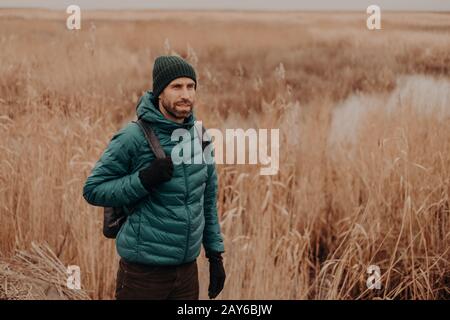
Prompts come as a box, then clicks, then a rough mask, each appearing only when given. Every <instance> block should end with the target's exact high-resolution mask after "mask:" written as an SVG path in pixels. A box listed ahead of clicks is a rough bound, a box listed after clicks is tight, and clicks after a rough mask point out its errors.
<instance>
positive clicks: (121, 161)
mask: <svg viewBox="0 0 450 320" xmlns="http://www.w3.org/2000/svg"><path fill="white" fill-rule="evenodd" d="M133 126H134V124H129V125H128V126H126V127H124V128H123V129H122V130H120V131H119V132H118V133H116V134H115V135H114V136H113V138H112V139H111V141H110V143H109V145H108V146H107V148H106V150H105V151H104V152H103V154H102V156H101V157H100V159H99V160H98V161H97V163H96V164H95V166H94V168H93V169H92V172H91V174H90V176H89V177H88V178H87V180H86V182H85V185H84V188H83V197H84V199H86V201H87V202H88V203H90V204H91V205H94V206H102V207H122V206H131V205H132V204H134V203H136V202H138V201H139V200H140V199H142V198H143V197H145V196H146V195H148V191H147V190H146V189H145V188H144V186H143V185H142V184H141V181H140V179H139V176H138V174H139V172H138V171H136V172H134V173H130V172H129V168H130V166H131V161H132V157H133V156H134V155H135V153H136V150H137V143H136V142H135V141H136V134H137V132H138V131H136V130H133ZM134 129H135V128H134ZM137 129H139V128H137Z"/></svg>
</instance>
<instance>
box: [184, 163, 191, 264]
mask: <svg viewBox="0 0 450 320" xmlns="http://www.w3.org/2000/svg"><path fill="white" fill-rule="evenodd" d="M182 166H183V171H184V183H185V185H186V194H185V195H184V206H185V207H186V213H187V215H188V228H187V236H186V248H185V250H184V258H183V262H184V261H185V260H186V257H187V252H188V248H189V235H190V234H191V211H190V209H189V207H188V205H187V199H188V194H189V186H188V181H187V176H186V165H185V164H184V163H182Z"/></svg>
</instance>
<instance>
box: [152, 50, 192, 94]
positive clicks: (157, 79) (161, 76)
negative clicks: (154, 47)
mask: <svg viewBox="0 0 450 320" xmlns="http://www.w3.org/2000/svg"><path fill="white" fill-rule="evenodd" d="M181 77H186V78H191V79H192V80H194V81H195V88H197V77H196V74H195V70H194V68H193V67H192V66H191V65H190V64H189V63H188V62H186V61H185V60H184V59H182V58H180V57H178V56H160V57H158V58H156V60H155V64H154V66H153V94H154V96H155V97H156V98H157V97H158V96H159V95H160V94H161V92H162V91H163V90H164V88H165V87H167V86H168V85H169V83H171V82H172V81H173V80H175V79H177V78H181Z"/></svg>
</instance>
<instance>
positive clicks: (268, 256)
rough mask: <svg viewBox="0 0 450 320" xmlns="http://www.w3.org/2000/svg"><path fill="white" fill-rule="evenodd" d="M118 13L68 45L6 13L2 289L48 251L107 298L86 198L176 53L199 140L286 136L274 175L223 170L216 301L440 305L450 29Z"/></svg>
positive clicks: (435, 19) (393, 20) (2, 24)
mask: <svg viewBox="0 0 450 320" xmlns="http://www.w3.org/2000/svg"><path fill="white" fill-rule="evenodd" d="M96 15H97V16H96ZM114 15H115V14H113V13H101V12H100V13H96V14H94V13H92V14H91V13H88V14H87V15H86V16H85V17H87V19H86V20H83V24H82V28H83V29H82V30H81V31H79V32H69V31H67V30H65V22H64V20H63V19H64V16H61V15H59V14H56V13H51V12H45V11H44V12H41V11H35V12H34V15H33V12H31V13H30V11H10V10H2V11H0V30H1V31H0V43H1V47H2V50H1V51H0V61H1V64H0V149H1V152H0V181H1V185H0V190H1V192H0V239H1V241H0V258H1V260H2V263H3V264H2V265H1V266H5V267H2V268H0V278H1V276H2V275H3V278H6V276H5V275H9V276H10V277H12V276H13V275H12V273H7V272H6V271H5V270H10V269H8V268H10V267H6V266H15V265H17V261H18V260H17V258H14V255H15V253H16V252H17V251H20V252H22V253H21V254H20V253H19V257H20V256H23V255H24V253H23V252H27V250H31V252H34V251H33V250H35V251H36V248H37V247H36V245H32V243H33V242H34V243H41V244H42V245H44V244H45V243H47V244H48V250H51V251H52V252H53V253H52V254H54V256H55V257H56V258H55V259H58V260H60V261H61V263H63V265H69V264H76V265H79V266H80V267H81V277H82V286H83V290H84V291H83V292H85V293H87V294H88V295H89V296H90V297H91V298H95V299H97V298H102V299H107V298H112V297H113V292H114V286H115V276H116V269H117V260H118V258H117V254H116V252H115V248H114V243H113V242H112V241H111V240H106V239H104V238H103V237H102V234H101V223H102V216H101V212H102V211H101V209H100V208H96V207H92V206H89V205H88V204H87V203H86V202H85V201H84V199H83V197H82V186H83V183H84V181H85V179H86V177H87V175H88V174H89V173H90V170H91V169H92V167H93V165H94V164H95V162H96V161H97V160H98V158H99V156H100V155H101V153H102V152H103V150H104V148H105V146H106V144H107V143H108V141H109V140H110V138H111V137H112V135H113V134H114V133H115V132H116V131H117V130H118V129H119V128H121V127H122V126H123V125H125V124H126V123H127V122H128V121H130V120H132V119H133V118H134V117H135V103H136V102H137V99H138V97H139V96H140V94H141V93H142V92H143V91H144V90H147V89H149V88H150V87H151V67H152V62H153V60H154V58H155V57H156V56H157V55H159V54H164V53H178V54H180V55H182V56H184V57H186V58H187V59H188V60H189V61H191V62H192V63H193V64H194V65H195V66H196V68H197V72H198V74H199V91H198V99H199V102H198V105H197V109H196V110H197V111H196V112H197V113H196V114H197V117H198V118H200V119H202V120H203V122H204V124H205V125H206V126H207V127H215V128H222V129H225V128H246V127H254V128H280V132H281V137H280V145H281V150H280V172H279V174H278V175H276V176H260V175H259V174H258V173H259V169H258V168H257V167H256V166H251V165H237V166H231V165H221V166H218V170H219V194H218V205H219V213H220V221H221V225H222V231H223V234H224V237H225V248H226V253H225V255H224V260H225V268H226V271H227V276H228V277H227V282H226V285H225V289H224V291H223V293H222V294H221V296H220V297H221V298H229V299H256V298H261V299H270V298H272V299H354V298H360V299H371V298H388V299H391V298H392V299H438V298H448V297H449V293H450V292H449V289H448V288H449V283H450V282H449V281H450V278H449V276H450V272H449V270H450V268H449V251H448V250H449V249H448V248H449V235H450V234H449V231H450V221H449V217H450V212H449V210H450V209H449V207H450V206H449V195H450V171H449V168H450V131H449V123H450V99H449V86H450V84H449V73H450V70H449V65H450V63H449V62H450V52H449V50H448V48H449V47H450V40H449V39H450V38H449V37H448V32H449V25H448V23H447V22H446V21H448V14H447V15H446V14H441V15H439V14H419V13H415V14H393V13H392V14H387V15H385V17H386V18H383V19H385V20H383V21H384V30H383V31H382V32H372V33H371V32H369V31H368V30H367V29H365V22H364V19H361V17H360V16H359V15H357V14H349V13H342V14H336V15H334V16H331V15H329V14H328V15H326V14H319V13H314V14H313V13H311V14H300V13H293V14H286V15H282V14H278V13H277V14H275V13H273V14H272V13H271V14H263V13H252V14H247V15H241V14H238V13H220V14H219V13H208V14H206V13H196V12H191V13H177V12H175V13H158V14H156V13H152V12H147V13H127V14H126V15H124V16H122V17H118V16H114ZM36 16H37V17H41V19H37V20H31V19H30V18H31V17H36ZM100 17H101V18H102V19H100ZM124 17H126V19H125V18H124ZM133 17H134V18H136V19H137V20H134V18H133ZM112 18H116V20H113V19H112ZM146 18H151V19H150V20H145V19H146ZM418 21H421V22H420V23H419V22H418ZM431 27H433V28H431ZM430 28H431V29H430ZM205 30H208V32H205ZM39 252H42V250H41V251H39ZM30 254H31V253H29V254H28V255H30ZM52 254H46V255H45V256H52ZM25 255H27V254H25ZM41 256H42V255H40V256H39V257H41ZM19 260H20V259H19ZM37 261H41V260H40V258H39V259H37ZM199 264H200V265H199V269H200V284H201V298H206V292H207V285H208V266H207V263H206V262H205V260H204V259H203V258H200V260H199ZM40 265H41V266H42V263H41V264H40ZM47 265H48V264H47ZM369 265H378V266H379V267H380V269H381V282H382V288H381V289H380V290H368V289H367V286H366V280H367V277H368V274H367V272H366V271H367V267H368V266H369ZM26 266H28V267H30V268H31V266H30V264H27V265H26ZM55 268H56V269H55V270H56V271H55V274H60V272H61V266H60V265H58V267H55ZM58 272H59V273H58ZM2 288H3V289H2ZM57 288H60V287H57ZM0 290H3V292H0V297H2V294H3V296H5V295H6V294H5V291H4V290H5V289H4V287H1V286H0ZM13 292H14V291H13ZM62 294H63V292H62ZM6 296H7V297H9V298H14V297H19V298H20V297H22V296H21V295H19V294H17V295H14V294H13V293H10V294H9V295H6ZM81 297H83V296H81ZM69 298H80V296H74V297H72V296H69Z"/></svg>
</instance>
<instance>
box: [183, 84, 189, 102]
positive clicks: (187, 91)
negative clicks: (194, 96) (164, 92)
mask: <svg viewBox="0 0 450 320" xmlns="http://www.w3.org/2000/svg"><path fill="white" fill-rule="evenodd" d="M181 98H182V99H186V100H189V98H190V94H189V90H188V88H186V87H184V88H183V90H181Z"/></svg>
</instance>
